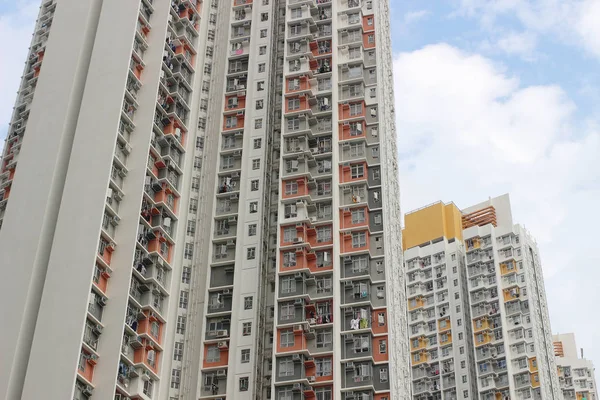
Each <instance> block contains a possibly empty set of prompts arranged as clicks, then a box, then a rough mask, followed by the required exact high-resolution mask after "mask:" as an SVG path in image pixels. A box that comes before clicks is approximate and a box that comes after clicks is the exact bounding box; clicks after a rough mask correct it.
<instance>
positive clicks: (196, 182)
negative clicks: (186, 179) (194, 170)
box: [192, 177, 200, 192]
mask: <svg viewBox="0 0 600 400" xmlns="http://www.w3.org/2000/svg"><path fill="white" fill-rule="evenodd" d="M192 189H193V190H194V191H196V192H197V191H198V190H199V189H200V178H197V177H194V178H192Z"/></svg>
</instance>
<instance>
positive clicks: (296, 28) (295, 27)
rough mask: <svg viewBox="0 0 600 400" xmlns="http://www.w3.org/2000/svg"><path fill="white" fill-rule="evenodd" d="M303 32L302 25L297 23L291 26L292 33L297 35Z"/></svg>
mask: <svg viewBox="0 0 600 400" xmlns="http://www.w3.org/2000/svg"><path fill="white" fill-rule="evenodd" d="M301 33H302V25H300V24H296V25H291V26H290V35H291V36H297V35H299V34H301Z"/></svg>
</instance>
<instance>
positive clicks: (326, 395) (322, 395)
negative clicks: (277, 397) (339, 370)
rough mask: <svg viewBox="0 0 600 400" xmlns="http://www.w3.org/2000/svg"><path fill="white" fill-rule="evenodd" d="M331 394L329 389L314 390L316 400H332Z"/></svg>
mask: <svg viewBox="0 0 600 400" xmlns="http://www.w3.org/2000/svg"><path fill="white" fill-rule="evenodd" d="M331 392H332V391H331V387H318V388H315V396H316V400H332V399H333V395H332V393H331ZM290 400H291V399H290Z"/></svg>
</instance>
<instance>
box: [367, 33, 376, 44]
mask: <svg viewBox="0 0 600 400" xmlns="http://www.w3.org/2000/svg"><path fill="white" fill-rule="evenodd" d="M367 42H368V43H369V44H373V43H375V35H373V34H371V35H369V36H367Z"/></svg>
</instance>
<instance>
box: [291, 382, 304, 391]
mask: <svg viewBox="0 0 600 400" xmlns="http://www.w3.org/2000/svg"><path fill="white" fill-rule="evenodd" d="M292 390H294V391H299V390H302V384H300V383H294V386H292Z"/></svg>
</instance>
